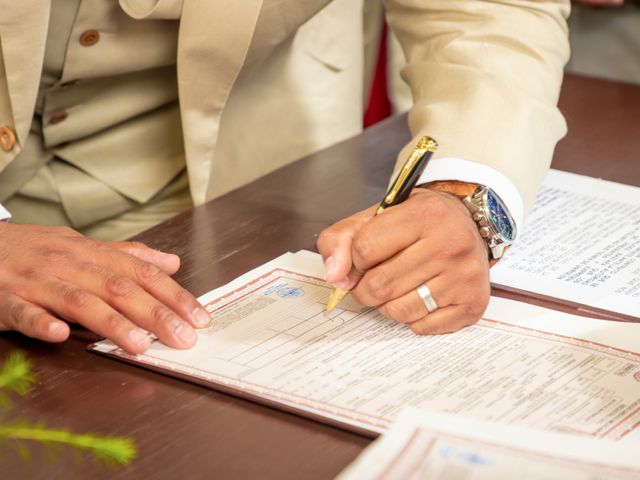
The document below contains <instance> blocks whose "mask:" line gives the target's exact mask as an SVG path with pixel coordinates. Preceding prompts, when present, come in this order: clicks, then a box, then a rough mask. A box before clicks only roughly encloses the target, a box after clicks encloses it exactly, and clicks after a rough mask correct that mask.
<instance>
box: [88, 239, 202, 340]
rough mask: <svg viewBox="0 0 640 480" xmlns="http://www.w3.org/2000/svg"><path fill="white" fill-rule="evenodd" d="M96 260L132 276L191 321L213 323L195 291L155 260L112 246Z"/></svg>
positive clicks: (114, 270)
mask: <svg viewBox="0 0 640 480" xmlns="http://www.w3.org/2000/svg"><path fill="white" fill-rule="evenodd" d="M96 263H97V264H98V265H99V266H101V267H103V268H105V269H106V270H109V271H111V272H114V273H116V274H119V275H121V276H124V277H128V278H130V279H131V280H133V281H134V282H135V283H137V284H138V285H140V286H141V287H142V288H143V289H144V290H146V291H147V292H148V293H149V294H151V295H152V296H153V297H154V298H156V299H157V300H158V301H160V302H161V303H162V304H164V305H166V306H167V307H169V308H170V309H171V310H173V311H174V312H175V313H177V314H178V315H179V316H180V317H181V318H182V319H184V320H186V321H187V322H188V323H190V324H191V325H193V326H195V327H198V328H203V327H206V326H208V325H209V324H210V323H211V317H210V315H209V313H208V312H207V311H206V310H205V309H204V307H203V306H202V305H200V304H199V303H198V301H197V300H196V299H195V298H194V297H193V295H191V294H190V293H189V292H187V291H186V290H185V289H184V288H182V287H181V286H180V285H178V284H177V283H176V282H175V280H173V279H172V278H171V277H169V276H168V275H167V274H166V273H164V272H163V271H162V270H161V269H160V268H159V267H157V266H156V265H154V264H153V263H150V262H146V261H144V260H140V259H139V258H137V257H135V256H133V255H128V254H126V253H124V252H121V251H118V250H116V249H112V248H109V247H103V248H101V254H100V255H97V256H96Z"/></svg>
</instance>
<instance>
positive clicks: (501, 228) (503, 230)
mask: <svg viewBox="0 0 640 480" xmlns="http://www.w3.org/2000/svg"><path fill="white" fill-rule="evenodd" d="M487 217H488V219H489V222H491V226H492V227H493V229H494V230H495V231H496V232H497V233H498V235H500V236H501V237H502V238H503V240H505V241H508V242H512V241H513V240H514V239H515V237H516V227H515V225H514V222H513V219H512V218H511V215H510V214H509V211H508V210H507V207H505V205H504V203H502V200H501V199H500V197H499V196H498V195H496V194H495V193H494V192H493V191H492V190H489V191H488V192H487Z"/></svg>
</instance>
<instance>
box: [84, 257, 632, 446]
mask: <svg viewBox="0 0 640 480" xmlns="http://www.w3.org/2000/svg"><path fill="white" fill-rule="evenodd" d="M322 274H323V268H322V263H321V260H320V257H319V256H318V255H316V254H311V253H309V252H306V253H300V254H295V255H294V254H287V255H284V256H282V257H280V258H278V259H276V260H274V261H272V262H269V263H268V264H265V265H263V266H261V267H259V268H257V269H256V270H254V271H252V272H249V273H248V274H245V275H243V276H242V277H239V278H238V279H236V280H235V281H233V282H231V283H230V284H228V285H226V286H225V287H222V288H220V289H218V290H216V291H214V292H210V293H209V294H206V295H204V296H203V297H202V298H201V299H200V300H201V302H202V303H203V304H204V305H206V308H207V309H208V310H209V311H210V312H211V313H212V316H213V318H214V322H213V325H212V326H211V327H209V328H207V329H204V330H201V331H199V333H198V343H197V345H196V346H195V347H194V348H192V349H190V350H174V349H171V348H168V347H166V346H164V345H162V344H161V343H159V342H155V343H154V344H153V345H152V347H151V348H150V350H149V351H148V352H147V353H146V354H145V355H138V356H136V357H130V356H128V355H127V354H126V353H124V352H122V351H121V350H119V349H117V348H116V347H115V345H113V344H111V343H110V342H103V343H101V344H99V345H98V346H97V349H98V350H99V351H101V352H106V353H111V354H114V355H118V356H122V357H127V358H129V359H133V360H135V361H136V362H140V363H145V364H148V365H150V366H154V367H159V368H162V369H165V370H167V371H169V372H174V373H180V374H187V375H190V376H192V377H194V378H196V379H200V380H204V381H206V382H212V383H214V384H217V385H221V386H224V387H225V388H227V389H232V390H234V391H237V392H240V393H244V394H248V395H249V396H252V397H254V398H255V397H259V398H261V399H264V400H266V401H268V402H271V403H274V402H275V403H278V404H281V405H283V406H286V407H289V408H293V409H295V410H297V411H300V412H306V413H309V414H312V415H319V416H322V417H324V418H327V419H331V420H334V421H337V422H340V423H342V424H345V425H348V426H351V427H356V428H360V429H364V430H367V431H370V432H383V431H384V430H386V429H387V428H388V427H389V426H390V424H391V423H392V422H393V420H394V419H395V418H396V416H397V415H398V413H400V411H401V410H402V409H403V408H404V407H406V406H416V407H420V408H426V409H430V410H436V411H442V412H448V413H452V414H456V415H459V416H463V417H467V418H476V419H481V420H491V421H495V422H501V423H506V424H514V425H520V426H526V427H531V428H534V429H540V430H548V431H560V432H565V433H574V434H579V435H584V436H593V437H599V438H608V439H612V440H619V439H622V438H628V437H630V436H632V435H634V434H637V431H638V425H639V424H640V325H637V324H624V323H617V322H606V321H600V320H592V319H587V318H582V317H575V316H571V315H567V314H562V313H558V312H554V311H551V310H547V309H542V308H539V307H534V306H531V305H527V304H522V303H517V302H512V301H507V300H504V299H498V298H494V299H492V300H491V304H490V307H489V310H488V311H487V313H486V314H485V316H484V319H483V320H481V321H480V322H478V324H476V325H474V326H471V327H468V328H465V329H463V330H461V331H460V332H457V333H455V334H450V335H442V336H430V337H420V336H417V335H415V334H413V333H412V332H411V330H409V329H408V328H407V327H406V326H404V325H401V324H398V323H396V322H392V321H389V320H387V319H385V318H383V317H382V316H380V314H378V313H377V312H376V311H375V310H371V309H367V308H364V307H361V306H360V305H358V304H357V303H355V302H354V301H353V300H352V299H351V298H350V297H347V299H346V300H345V301H343V302H342V303H341V304H340V305H339V307H338V308H336V309H335V310H333V311H332V312H330V313H326V312H325V305H326V301H327V298H328V296H329V293H330V287H329V285H327V284H326V283H325V282H324V281H323V280H322Z"/></svg>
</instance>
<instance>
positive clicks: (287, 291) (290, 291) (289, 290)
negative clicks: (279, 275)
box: [278, 287, 304, 298]
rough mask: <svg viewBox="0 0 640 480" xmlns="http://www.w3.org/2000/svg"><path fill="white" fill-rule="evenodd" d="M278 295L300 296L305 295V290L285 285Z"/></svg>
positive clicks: (283, 296)
mask: <svg viewBox="0 0 640 480" xmlns="http://www.w3.org/2000/svg"><path fill="white" fill-rule="evenodd" d="M278 295H279V296H280V297H282V298H298V297H301V296H302V295H304V290H303V289H301V288H297V287H285V288H281V289H279V290H278Z"/></svg>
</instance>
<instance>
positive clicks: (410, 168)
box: [327, 137, 438, 312]
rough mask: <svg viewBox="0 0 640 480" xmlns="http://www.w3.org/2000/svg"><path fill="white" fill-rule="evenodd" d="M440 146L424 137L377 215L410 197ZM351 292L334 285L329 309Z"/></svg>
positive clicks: (389, 191)
mask: <svg viewBox="0 0 640 480" xmlns="http://www.w3.org/2000/svg"><path fill="white" fill-rule="evenodd" d="M437 148H438V142H436V141H435V140H434V139H433V138H430V137H422V138H421V139H420V141H419V142H418V145H416V148H415V149H414V150H413V153H412V154H411V155H410V156H409V158H408V159H407V161H406V162H405V163H404V165H403V166H402V169H400V172H398V175H397V176H396V178H395V180H394V181H393V183H392V184H391V186H390V187H389V190H388V191H387V193H386V194H385V196H384V198H383V199H382V201H381V202H380V205H379V206H378V209H377V210H376V213H375V214H376V215H379V214H381V213H382V212H384V211H385V210H386V209H387V208H389V207H393V206H394V205H399V204H400V203H402V202H404V201H405V200H406V199H407V198H409V194H410V193H411V191H412V190H413V187H415V186H416V183H417V182H418V179H420V176H421V175H422V172H424V169H425V168H426V167H427V164H428V163H429V160H431V157H432V156H433V154H434V153H435V151H436V149H437ZM348 293H349V291H348V290H342V289H340V288H336V287H334V288H333V290H332V292H331V296H329V301H328V302H327V311H328V312H330V311H331V310H333V309H334V308H335V307H336V305H338V303H340V302H341V301H342V299H343V298H344V297H345V296H346V295H347V294H348Z"/></svg>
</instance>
